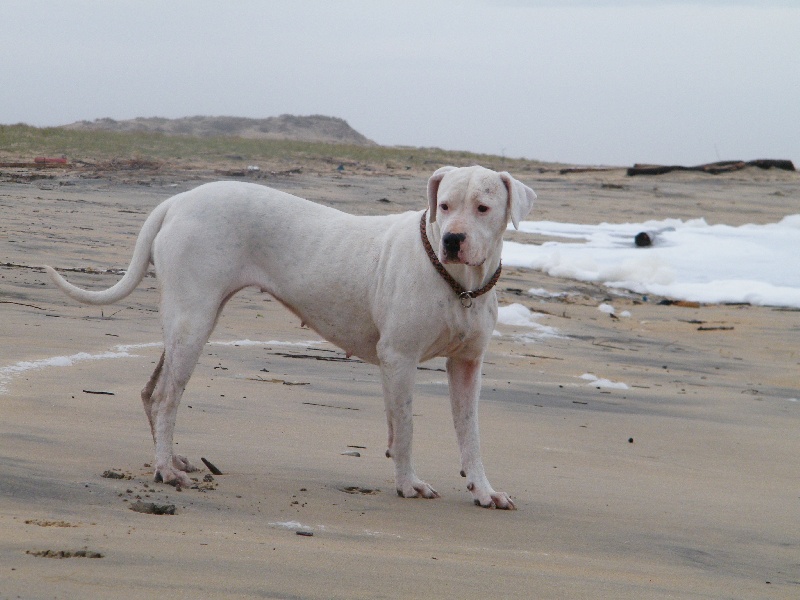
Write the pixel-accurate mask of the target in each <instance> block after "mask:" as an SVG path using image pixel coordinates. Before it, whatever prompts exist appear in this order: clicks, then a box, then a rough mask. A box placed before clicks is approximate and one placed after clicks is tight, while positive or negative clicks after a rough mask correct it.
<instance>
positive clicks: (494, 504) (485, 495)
mask: <svg viewBox="0 0 800 600" xmlns="http://www.w3.org/2000/svg"><path fill="white" fill-rule="evenodd" d="M467 489H468V490H469V491H470V492H472V497H473V500H474V502H475V505H476V506H480V507H482V508H499V509H501V510H516V508H517V507H516V506H514V501H513V500H512V499H511V496H509V495H508V494H506V493H505V492H495V491H494V490H493V489H492V488H485V489H483V490H479V489H478V488H477V487H476V486H474V485H472V484H469V485H468V486H467Z"/></svg>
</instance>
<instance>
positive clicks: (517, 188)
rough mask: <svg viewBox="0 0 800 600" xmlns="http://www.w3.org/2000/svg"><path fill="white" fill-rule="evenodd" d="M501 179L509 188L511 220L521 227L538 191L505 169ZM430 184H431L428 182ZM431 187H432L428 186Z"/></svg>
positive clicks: (515, 226)
mask: <svg viewBox="0 0 800 600" xmlns="http://www.w3.org/2000/svg"><path fill="white" fill-rule="evenodd" d="M498 175H500V179H502V180H503V184H505V186H506V190H508V209H507V210H508V212H509V214H510V215H511V222H512V223H513V224H514V229H519V222H520V221H521V220H522V219H523V218H525V217H526V216H527V214H528V213H529V212H531V209H532V208H533V201H534V200H536V192H534V191H533V190H532V189H531V188H529V187H528V186H527V185H525V184H524V183H522V182H521V181H517V180H516V179H514V178H513V177H512V176H511V175H509V174H508V173H506V172H505V171H503V172H502V173H498ZM428 185H429V186H430V184H428ZM428 189H430V188H428Z"/></svg>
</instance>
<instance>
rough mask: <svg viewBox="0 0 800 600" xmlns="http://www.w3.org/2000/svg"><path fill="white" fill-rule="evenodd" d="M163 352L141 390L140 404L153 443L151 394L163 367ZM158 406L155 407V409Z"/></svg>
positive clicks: (153, 417)
mask: <svg viewBox="0 0 800 600" xmlns="http://www.w3.org/2000/svg"><path fill="white" fill-rule="evenodd" d="M164 354H165V353H164V352H162V353H161V359H160V360H159V361H158V365H156V368H155V371H153V374H152V375H151V376H150V380H149V381H148V382H147V385H146V386H144V389H143V390H142V404H143V405H144V414H145V415H147V421H148V423H150V433H151V434H153V443H155V441H156V411H155V410H154V404H155V402H154V400H155V399H154V398H153V392H154V391H155V389H156V383H158V379H159V377H160V376H161V370H162V369H163V367H164ZM157 407H158V405H156V408H157Z"/></svg>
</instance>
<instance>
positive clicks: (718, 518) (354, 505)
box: [0, 166, 800, 600]
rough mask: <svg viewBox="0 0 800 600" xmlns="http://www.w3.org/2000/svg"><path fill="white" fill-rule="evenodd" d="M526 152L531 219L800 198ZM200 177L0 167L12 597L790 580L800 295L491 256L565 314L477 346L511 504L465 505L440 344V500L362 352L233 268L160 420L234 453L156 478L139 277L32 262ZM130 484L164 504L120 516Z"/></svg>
mask: <svg viewBox="0 0 800 600" xmlns="http://www.w3.org/2000/svg"><path fill="white" fill-rule="evenodd" d="M434 168H435V166H432V167H431V170H433V169H434ZM428 175H429V173H423V172H413V171H411V172H406V173H402V174H396V173H380V172H371V173H367V172H355V173H350V172H348V170H346V171H345V173H344V174H336V173H335V172H333V173H331V174H329V173H319V172H309V171H307V170H306V171H303V172H302V173H299V174H289V175H284V176H279V177H267V178H265V179H262V180H260V182H261V183H265V184H268V185H272V186H274V187H277V188H279V189H283V190H285V191H288V192H290V193H294V194H297V195H300V196H303V197H306V198H309V199H312V200H315V201H320V202H323V203H325V204H328V205H331V206H335V207H336V208H340V209H342V210H345V211H347V212H352V213H356V214H384V213H387V212H398V211H402V210H417V209H420V208H422V207H423V206H424V194H425V183H426V179H427V176H428ZM514 175H515V176H517V177H518V178H519V179H521V180H523V181H524V182H525V183H526V184H528V185H530V186H531V187H533V188H534V189H535V190H536V191H537V193H538V194H539V200H538V202H537V205H536V206H535V208H534V212H533V213H532V214H531V215H530V216H529V219H534V220H555V221H568V222H580V223H598V222H601V221H609V222H625V221H639V220H643V219H662V218H667V217H677V218H684V219H686V218H694V217H701V216H702V217H705V218H706V220H707V221H708V222H709V223H726V224H730V225H739V224H743V223H768V222H776V221H777V220H779V219H780V218H782V217H783V216H785V215H787V214H795V213H797V212H798V211H799V209H798V206H800V204H798V199H800V176H798V175H797V174H796V173H783V172H775V171H760V170H757V169H747V170H745V171H741V172H737V173H732V174H727V175H720V176H709V175H705V174H696V173H673V174H669V175H663V176H659V177H652V178H645V177H642V178H628V177H625V175H624V171H622V170H620V171H608V172H588V173H575V174H569V175H560V174H558V173H557V172H538V171H531V172H522V173H514ZM218 177H219V176H218V175H215V174H214V173H213V172H212V171H211V170H208V169H206V170H196V171H188V170H173V171H160V172H158V173H147V172H134V173H122V174H105V175H103V176H102V177H101V178H99V179H87V178H85V177H82V176H80V174H77V173H73V172H69V171H66V172H59V174H58V175H56V176H55V177H54V178H53V179H43V180H33V181H26V180H24V179H19V178H17V179H16V180H15V181H11V180H9V178H6V179H5V180H4V181H0V210H1V211H2V215H3V218H2V219H0V277H2V278H1V279H0V335H2V344H1V345H0V415H1V417H2V418H0V463H1V464H2V465H3V467H2V468H3V472H2V474H0V599H2V600H5V599H6V598H18V597H19V598H90V597H91V598H108V597H137V598H151V597H152V598H155V597H164V596H165V595H167V594H168V595H170V596H171V597H175V598H249V597H263V598H396V597H409V596H414V597H434V596H435V597H445V598H450V597H473V596H493V597H499V598H565V599H567V598H569V599H574V598H631V599H633V598H636V599H640V598H796V597H798V595H800V525H798V523H800V520H798V514H800V486H799V485H798V482H799V481H800V466H799V465H800V463H798V460H797V457H798V455H799V454H800V438H798V435H797V432H798V429H799V426H800V401H798V400H800V389H799V388H800V385H799V384H800V375H798V373H799V372H800V371H799V370H798V366H800V352H798V345H797V340H798V332H800V312H798V311H791V310H780V309H775V308H768V307H751V306H719V305H703V306H680V305H662V304H660V303H659V301H660V300H661V299H660V298H652V297H651V298H647V300H646V301H644V300H643V299H642V298H641V297H640V296H636V295H633V294H623V293H619V292H614V291H611V290H608V289H605V288H603V287H602V286H597V285H592V284H585V283H579V282H574V281H569V280H561V279H556V278H551V277H547V276H545V275H542V274H541V273H537V272H532V271H525V270H520V269H506V270H505V271H504V274H503V276H502V278H501V280H500V282H499V284H498V290H499V299H500V303H501V305H508V304H512V303H520V304H523V305H525V306H526V307H528V308H530V309H532V310H534V311H537V312H540V313H543V316H542V317H540V318H538V323H540V324H541V325H544V326H547V327H551V328H555V330H556V333H557V335H556V336H552V335H546V332H543V331H541V330H539V329H536V328H530V327H510V326H505V325H499V326H498V328H497V329H498V332H499V335H497V336H495V337H494V338H493V340H492V343H491V345H490V347H489V351H488V354H487V358H486V362H485V365H484V368H483V373H484V385H483V394H482V399H483V402H482V404H481V415H480V416H481V427H482V445H483V452H484V462H485V464H486V468H487V472H488V475H489V478H490V480H491V481H492V483H493V485H494V486H495V487H496V488H497V489H501V490H504V491H508V492H509V493H511V495H512V497H513V498H514V500H515V502H516V504H517V507H518V510H516V511H513V512H506V511H491V510H482V509H479V508H477V507H475V506H473V504H472V502H471V499H470V496H469V494H468V492H467V491H466V490H465V489H464V483H465V482H464V480H463V479H462V478H461V477H460V476H459V473H458V470H459V461H458V453H457V448H456V442H455V435H454V433H453V429H452V424H451V418H450V414H449V413H450V410H449V401H448V399H447V386H446V377H445V374H444V372H443V367H444V363H443V361H442V360H434V361H431V362H429V363H426V364H425V365H422V366H423V369H421V370H419V372H418V379H417V386H416V396H415V409H414V412H415V421H414V425H415V439H414V442H415V463H416V466H417V471H418V473H419V474H420V476H422V477H423V478H424V479H426V480H427V481H429V482H430V483H431V484H432V485H433V486H434V487H435V488H437V490H438V491H439V492H440V493H441V494H442V498H441V499H438V500H434V501H427V500H410V499H401V498H398V497H397V496H396V494H395V492H394V485H393V480H392V475H393V469H392V466H391V463H390V461H389V460H387V459H386V458H385V457H384V450H385V443H386V439H385V437H386V425H385V415H384V410H383V402H382V399H381V391H380V382H379V378H378V371H377V368H376V367H373V366H371V365H367V364H364V363H361V362H360V361H357V360H353V359H351V360H347V359H346V358H345V356H344V353H343V352H341V351H340V350H339V349H337V348H335V347H333V346H331V345H330V344H328V343H325V342H323V341H322V340H320V339H319V338H318V337H317V336H316V335H315V334H314V333H313V332H312V331H310V330H308V329H307V328H303V327H301V326H300V323H299V322H298V321H297V319H296V318H294V317H293V316H292V315H291V314H289V313H288V312H287V311H286V310H285V309H283V308H282V307H281V306H280V305H279V304H278V303H277V302H276V301H272V300H271V299H270V298H269V297H268V296H266V295H264V294H260V293H258V292H256V291H255V290H246V291H245V292H243V293H242V294H240V295H239V296H237V297H236V298H235V299H234V300H233V301H231V302H230V303H229V305H228V306H227V307H226V310H225V313H224V315H223V317H222V319H221V321H220V323H219V325H218V327H217V329H216V331H215V332H214V334H213V336H212V340H211V342H212V343H210V344H209V345H208V346H207V347H206V351H205V352H204V354H203V356H202V358H201V360H200V362H199V364H198V367H197V369H196V371H195V374H194V376H193V377H192V380H191V381H190V383H189V386H188V388H187V390H186V394H185V395H184V399H183V402H182V406H181V408H180V411H179V417H178V426H177V431H176V441H177V444H178V451H179V452H181V453H183V454H186V455H187V456H188V457H189V458H190V459H191V460H192V461H193V462H195V463H196V464H200V457H205V458H207V459H208V460H209V461H211V462H212V463H213V464H215V465H216V466H217V467H219V469H220V470H222V472H223V473H224V474H223V475H219V476H213V480H212V481H204V477H205V476H206V475H207V474H208V471H201V472H200V473H198V474H196V475H197V477H198V488H199V489H185V490H182V491H180V492H178V491H176V490H175V488H172V487H170V486H166V485H162V484H155V483H153V482H152V481H151V479H152V472H151V469H150V467H149V464H150V462H151V460H152V454H151V448H152V442H151V439H150V432H149V428H148V426H147V424H146V420H145V418H144V415H143V414H142V409H141V404H140V401H139V391H140V390H141V388H142V387H143V385H144V383H145V382H146V381H147V378H148V377H149V374H150V372H151V371H152V369H153V367H154V363H155V362H156V361H157V359H158V357H159V354H160V349H159V348H158V347H157V346H156V345H155V344H157V343H158V342H159V341H160V327H159V321H158V314H157V306H158V288H157V282H156V280H155V279H154V278H151V277H148V278H146V279H145V280H144V281H143V282H142V283H141V284H140V286H139V288H138V289H137V290H136V291H135V292H134V293H133V294H132V295H131V296H129V297H128V298H126V299H125V300H123V301H122V302H120V303H119V304H117V305H112V306H106V307H89V306H82V305H78V304H76V303H74V302H72V301H71V300H69V299H68V298H66V297H65V296H63V295H62V294H61V293H60V292H59V291H57V290H56V289H55V287H54V286H53V285H52V284H50V282H49V280H47V278H46V276H45V274H44V273H43V272H42V271H41V270H40V269H39V268H38V266H39V265H42V264H52V265H54V266H56V267H58V268H60V269H75V270H77V271H73V272H66V276H67V277H68V279H69V280H70V281H72V282H73V283H76V284H78V285H82V286H85V287H93V288H95V289H100V288H105V287H108V286H110V285H112V284H113V283H114V282H115V281H116V280H117V279H118V278H119V274H118V270H119V269H124V268H126V267H127V264H128V260H129V258H130V253H131V250H132V246H133V241H134V238H135V235H136V233H137V232H138V230H139V227H140V226H141V223H142V222H143V220H144V218H145V216H146V214H147V213H148V212H149V211H150V210H151V209H152V208H153V207H154V206H155V205H156V204H157V203H158V202H160V201H161V200H163V199H165V198H167V197H169V196H171V195H173V194H175V193H177V192H179V191H183V190H185V189H189V188H190V187H194V186H195V185H198V184H199V183H202V182H203V181H207V180H211V179H214V178H218ZM387 200H388V201H387ZM509 239H515V240H521V239H522V238H521V237H520V235H519V234H514V233H511V234H509ZM528 239H531V238H528ZM535 241H541V240H535ZM107 269H111V270H112V272H108V273H107V272H105V271H106V270H107ZM80 270H84V271H86V272H80ZM531 288H545V289H547V290H549V291H552V292H571V293H572V294H573V295H570V296H567V297H565V298H547V299H542V298H538V297H533V296H530V295H529V294H527V290H529V289H531ZM604 302H605V303H609V304H611V305H613V306H614V307H615V309H616V310H617V314H620V313H621V312H622V311H626V310H627V311H629V312H630V314H631V316H630V317H627V318H626V317H620V318H614V317H612V316H610V315H608V314H606V313H603V312H601V311H600V310H598V308H597V307H598V306H599V305H600V304H601V303H604ZM242 340H249V342H247V343H244V342H241V341H242ZM236 341H240V343H238V344H231V343H228V342H236ZM59 357H61V358H59ZM64 357H67V358H64ZM584 374H593V375H595V376H596V377H598V378H601V379H608V380H610V381H613V382H622V383H624V384H625V385H626V386H627V389H622V388H610V387H599V388H598V387H597V386H596V385H592V384H591V382H589V381H588V380H586V379H581V378H580V377H581V375H584ZM97 392H102V393H97ZM353 452H358V453H359V454H360V456H352V455H348V454H347V453H353ZM108 471H114V472H115V473H117V474H119V475H121V476H122V477H124V478H122V479H117V478H110V477H107V476H106V477H104V476H103V474H104V473H106V475H108V474H109V473H107V472H108ZM137 501H140V502H144V503H148V502H152V503H155V504H158V505H174V506H175V514H174V515H153V514H143V513H140V512H135V511H133V510H131V508H130V507H131V505H133V504H134V503H135V502H137ZM298 531H301V532H305V533H311V534H313V535H298V534H297V532H298ZM46 551H51V552H50V553H47V552H46ZM59 552H65V553H75V552H77V553H78V554H79V555H78V556H74V555H73V556H70V557H65V558H56V557H53V555H56V556H58V555H59V554H58V553H59ZM92 553H97V554H100V555H102V557H95V558H92V557H91V556H93V554H92ZM37 554H38V555H37Z"/></svg>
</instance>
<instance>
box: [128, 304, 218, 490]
mask: <svg viewBox="0 0 800 600" xmlns="http://www.w3.org/2000/svg"><path fill="white" fill-rule="evenodd" d="M170 300H171V301H167V299H166V297H165V299H164V302H163V303H162V320H163V327H164V360H163V365H162V366H161V370H160V373H159V372H158V371H159V370H158V369H156V372H155V373H153V377H152V378H151V381H150V383H148V385H147V387H145V391H147V390H148V388H149V387H150V385H151V384H152V383H153V378H155V379H156V381H155V386H154V388H153V391H152V393H151V397H150V415H151V418H152V422H153V432H154V435H153V437H154V440H155V450H156V457H155V480H156V481H163V482H164V483H171V484H180V485H182V486H188V485H191V484H192V481H191V480H190V479H189V476H188V475H187V474H186V473H187V472H191V471H196V470H197V469H196V468H195V467H193V466H192V465H191V464H190V463H189V461H188V460H186V458H184V457H183V456H179V455H176V454H173V451H172V447H173V434H174V432H175V420H176V417H177V413H178V405H179V404H180V401H181V397H182V396H183V391H184V388H185V387H186V384H187V383H188V382H189V378H190V377H191V375H192V372H193V371H194V368H195V365H196V364H197V359H198V358H199V357H200V353H201V352H202V350H203V346H204V345H205V343H206V341H208V336H209V335H211V331H212V330H213V328H214V324H215V322H216V318H217V316H218V313H219V306H218V305H217V304H216V303H213V304H211V305H210V306H209V305H208V301H207V300H206V301H205V304H206V306H205V307H200V306H198V305H197V304H192V305H190V304H189V303H185V304H187V306H181V304H184V303H182V302H181V301H180V300H177V299H175V298H174V297H173V298H171V299H170ZM143 395H144V394H143ZM145 408H146V409H147V402H145Z"/></svg>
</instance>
